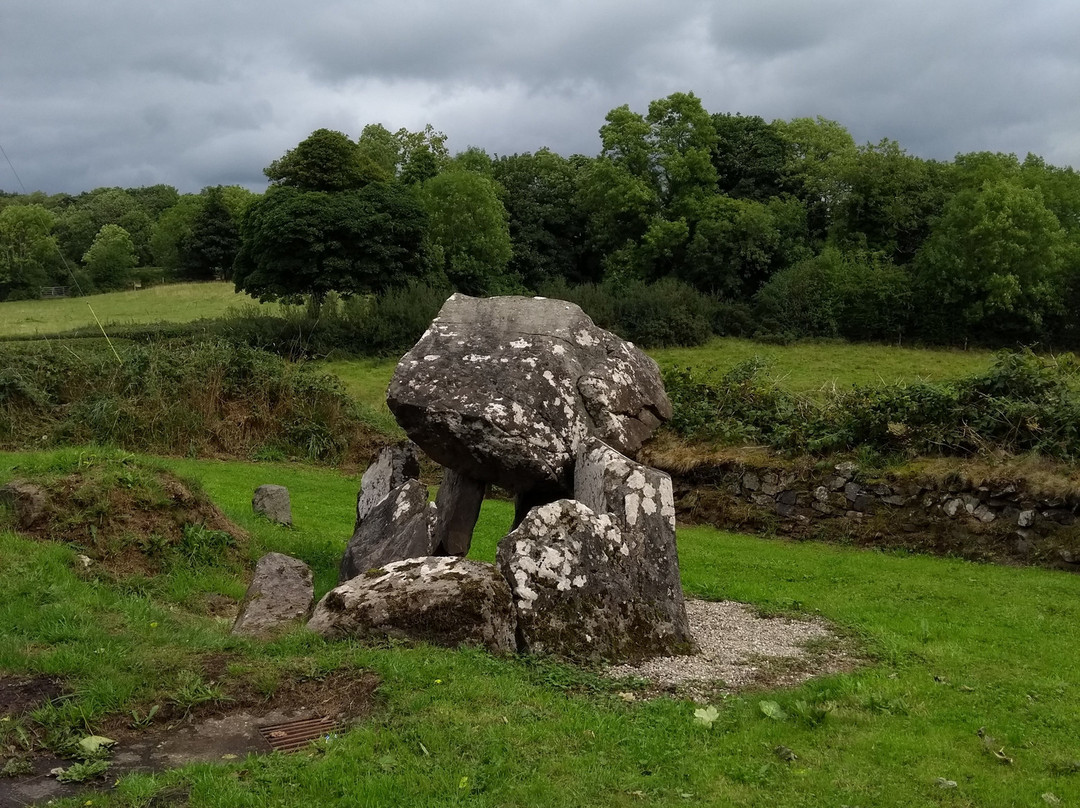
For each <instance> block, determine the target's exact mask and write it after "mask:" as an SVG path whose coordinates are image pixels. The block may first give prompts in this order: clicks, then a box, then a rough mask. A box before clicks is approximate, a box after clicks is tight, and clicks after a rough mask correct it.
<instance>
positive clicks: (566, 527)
mask: <svg viewBox="0 0 1080 808" xmlns="http://www.w3.org/2000/svg"><path fill="white" fill-rule="evenodd" d="M642 545H643V539H642V535H641V534H640V533H638V532H636V531H630V532H629V533H624V532H623V530H622V529H621V528H620V527H619V525H618V524H617V523H616V520H615V519H614V518H613V517H612V516H611V515H610V514H606V513H600V514H598V513H596V512H594V511H593V510H592V509H591V508H589V507H588V506H586V505H583V504H582V503H580V502H577V501H574V500H568V499H561V500H558V501H556V502H551V503H548V504H547V505H541V506H539V507H536V508H533V509H532V510H531V511H530V512H529V514H528V516H526V517H525V519H524V521H523V522H522V523H521V524H520V525H519V526H518V527H517V528H516V529H515V530H513V531H511V532H510V533H509V534H507V535H506V536H505V537H504V538H503V539H502V541H500V542H499V547H498V551H497V556H496V564H497V566H498V567H499V571H500V572H501V573H502V574H503V576H504V577H505V578H506V580H507V582H508V583H509V584H510V588H511V591H512V593H513V598H514V607H515V609H516V610H517V621H518V650H519V651H524V652H530V653H544V654H555V655H558V656H564V657H569V658H573V659H583V660H590V661H599V660H607V661H611V662H616V661H626V660H637V659H642V658H646V657H650V656H658V655H666V654H672V653H680V652H687V651H690V650H692V642H690V641H689V640H688V638H687V636H686V634H685V623H683V625H682V626H678V625H675V624H674V623H673V621H672V620H671V619H670V614H669V605H670V604H668V603H666V602H663V601H661V600H659V599H657V598H655V597H652V596H650V593H648V592H644V591H642V588H641V582H642V577H643V576H642V571H641V560H642V558H641V551H642Z"/></svg>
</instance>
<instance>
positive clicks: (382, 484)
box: [353, 443, 420, 530]
mask: <svg viewBox="0 0 1080 808" xmlns="http://www.w3.org/2000/svg"><path fill="white" fill-rule="evenodd" d="M419 476H420V460H419V458H418V457H417V453H416V446H414V445H413V444H411V443H403V444H399V445H397V446H387V447H386V448H384V449H383V450H382V451H381V452H379V454H378V455H376V457H375V459H374V460H373V461H372V463H371V465H370V466H368V467H367V470H366V471H365V472H364V475H363V476H362V477H361V478H360V491H359V492H358V493H357V495H356V526H355V527H354V528H353V529H354V530H355V529H356V527H359V526H360V522H361V521H363V519H364V517H365V516H367V515H368V514H369V513H371V511H372V510H373V509H374V508H375V506H376V505H378V504H379V503H380V502H382V501H383V500H384V499H386V498H387V497H388V496H389V495H390V492H391V491H393V490H394V489H395V488H399V487H400V486H402V485H404V484H405V483H406V482H408V481H409V480H415V479H416V478H417V477H419Z"/></svg>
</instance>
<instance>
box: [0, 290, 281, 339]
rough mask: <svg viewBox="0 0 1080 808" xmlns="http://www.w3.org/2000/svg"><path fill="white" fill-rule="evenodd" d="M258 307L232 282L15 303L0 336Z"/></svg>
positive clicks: (4, 309)
mask: <svg viewBox="0 0 1080 808" xmlns="http://www.w3.org/2000/svg"><path fill="white" fill-rule="evenodd" d="M256 302H257V301H255V300H254V299H253V298H251V297H249V296H248V295H244V294H238V293H237V292H236V291H235V289H234V288H233V285H232V284H231V283H228V282H220V283H177V284H170V285H165V286H151V287H149V288H147V289H140V290H139V291H132V292H110V293H108V294H102V295H90V296H88V297H70V298H62V299H59V300H15V301H8V302H4V303H0V336H23V337H32V336H34V335H36V334H57V333H61V332H64V331H70V330H72V329H75V328H81V327H83V326H92V325H94V324H95V323H94V315H95V314H96V315H97V318H98V319H99V320H100V321H101V323H102V325H104V326H105V327H106V331H107V330H108V326H109V325H131V324H142V323H156V322H170V323H187V322H191V321H192V320H198V319H199V318H202V317H208V318H212V317H220V316H221V315H223V314H225V312H226V311H228V310H229V308H230V307H233V306H238V305H241V304H254V303H256ZM271 305H274V304H271ZM91 308H92V309H93V310H92V311H91Z"/></svg>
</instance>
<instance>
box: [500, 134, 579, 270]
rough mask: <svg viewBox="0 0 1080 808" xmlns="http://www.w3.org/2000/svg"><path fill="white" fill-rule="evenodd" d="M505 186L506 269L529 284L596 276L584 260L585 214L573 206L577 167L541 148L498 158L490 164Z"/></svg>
mask: <svg viewBox="0 0 1080 808" xmlns="http://www.w3.org/2000/svg"><path fill="white" fill-rule="evenodd" d="M492 171H493V176H494V178H495V180H496V181H497V182H498V183H499V184H500V185H502V187H503V189H504V190H505V195H504V197H503V204H504V205H505V206H506V212H507V215H508V216H509V224H510V243H511V248H512V252H513V256H512V257H511V259H510V264H509V266H508V269H509V271H510V273H511V274H513V275H516V276H518V277H519V278H521V280H522V283H524V284H525V286H526V287H528V288H530V289H536V288H537V287H538V286H540V285H541V284H543V283H545V282H547V281H550V280H552V279H555V278H565V279H567V280H569V281H574V282H579V283H580V282H584V281H595V280H598V278H597V277H596V276H595V274H593V273H594V272H595V267H594V266H591V265H587V264H586V250H585V228H586V224H587V221H586V218H585V214H584V212H583V211H582V210H581V209H580V207H579V205H578V198H577V188H578V180H579V177H580V174H581V171H580V166H579V165H577V164H575V163H574V162H572V161H571V160H567V159H566V158H564V157H561V156H559V155H558V154H555V153H554V152H551V151H548V150H547V149H541V150H540V151H538V152H536V153H535V154H515V155H512V156H510V157H502V158H500V159H498V160H496V161H495V162H494V164H493V165H492Z"/></svg>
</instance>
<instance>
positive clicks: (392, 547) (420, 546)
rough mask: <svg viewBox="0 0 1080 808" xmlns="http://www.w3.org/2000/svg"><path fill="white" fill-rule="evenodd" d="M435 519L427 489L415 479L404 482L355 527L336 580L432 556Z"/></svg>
mask: <svg viewBox="0 0 1080 808" xmlns="http://www.w3.org/2000/svg"><path fill="white" fill-rule="evenodd" d="M436 520H437V516H436V511H435V503H433V502H430V503H429V502H428V492H427V488H426V487H425V486H424V485H422V484H421V483H420V482H419V481H418V480H408V481H406V482H405V484H404V485H401V486H398V487H397V488H395V489H394V490H393V491H391V492H390V494H389V496H387V497H385V498H384V499H383V500H382V501H381V502H380V503H379V504H378V505H376V506H375V507H374V508H373V509H372V510H371V511H370V512H369V513H368V514H367V515H366V516H365V517H364V518H363V519H362V520H361V521H360V523H359V524H358V525H357V527H356V531H355V532H354V533H353V536H352V538H351V539H349V544H348V546H347V547H346V548H345V556H344V558H342V559H341V570H340V575H339V578H338V580H340V581H348V580H349V579H350V578H355V577H356V576H357V575H360V574H361V573H363V572H367V571H368V570H370V569H372V568H374V567H383V566H385V565H387V564H390V563H392V562H394V561H402V560H404V559H406V558H416V557H418V556H428V555H432V554H433V552H434V549H435V523H436Z"/></svg>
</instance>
